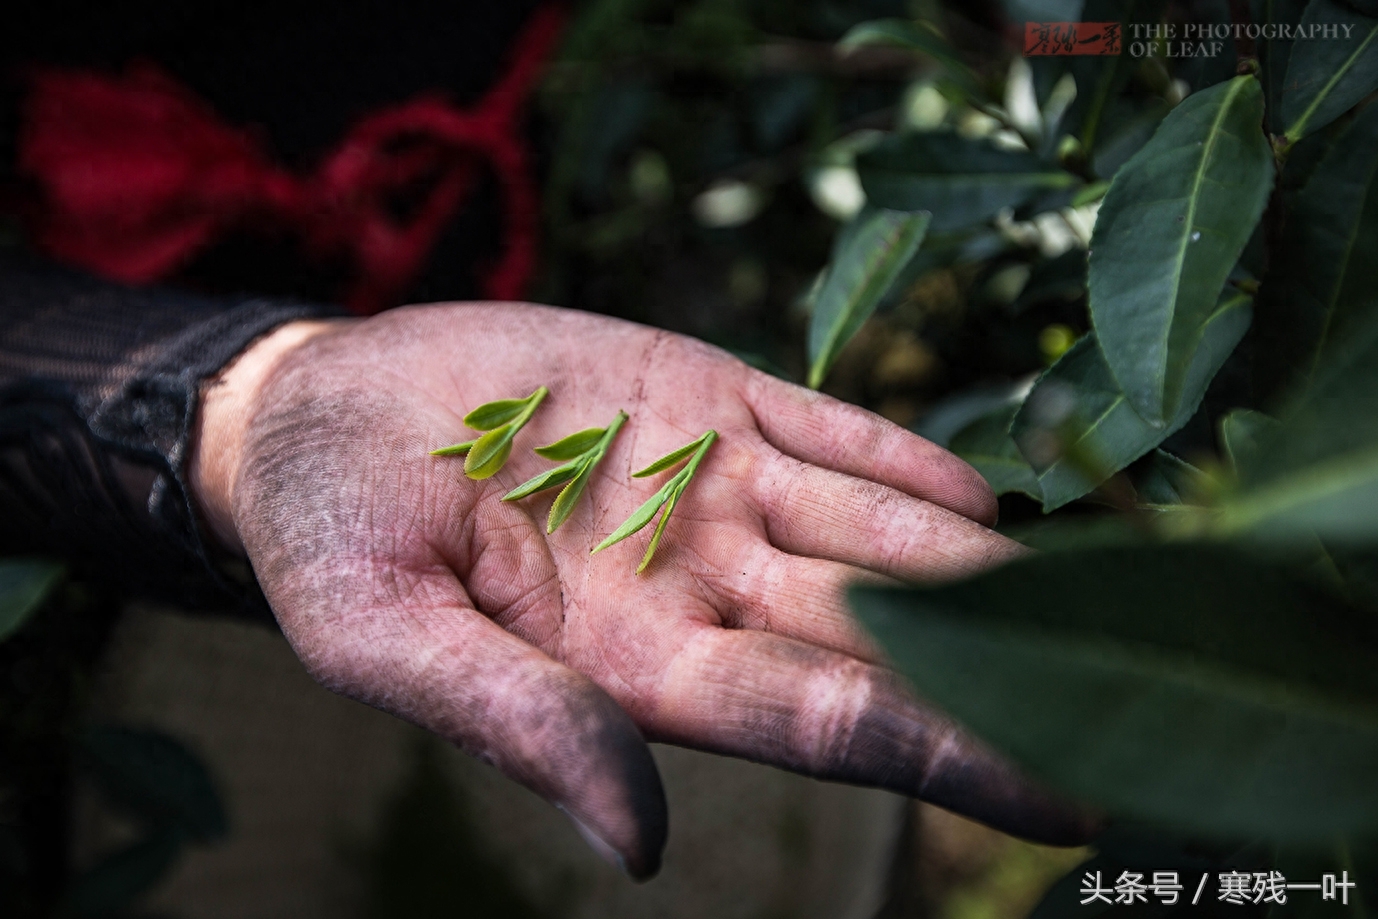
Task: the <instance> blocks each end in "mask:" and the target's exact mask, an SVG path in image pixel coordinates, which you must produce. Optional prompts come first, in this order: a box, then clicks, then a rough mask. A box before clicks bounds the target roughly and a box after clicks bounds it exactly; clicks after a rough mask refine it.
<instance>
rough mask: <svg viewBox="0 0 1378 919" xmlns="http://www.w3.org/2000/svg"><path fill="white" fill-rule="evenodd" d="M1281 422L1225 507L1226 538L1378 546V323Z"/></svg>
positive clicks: (1325, 367)
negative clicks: (1243, 535) (1239, 536)
mask: <svg viewBox="0 0 1378 919" xmlns="http://www.w3.org/2000/svg"><path fill="white" fill-rule="evenodd" d="M1376 295H1378V294H1376ZM1278 420H1279V423H1278V424H1277V425H1270V426H1266V427H1264V428H1263V429H1262V430H1260V431H1258V433H1257V435H1256V436H1257V447H1256V448H1255V449H1254V450H1253V451H1252V452H1250V453H1248V454H1247V455H1248V462H1246V463H1242V464H1241V468H1240V488H1239V490H1238V491H1237V492H1236V493H1235V494H1232V495H1229V496H1227V497H1226V498H1225V499H1224V501H1223V502H1222V504H1221V515H1220V518H1219V521H1218V527H1219V529H1220V531H1221V532H1223V533H1248V534H1250V535H1252V536H1254V537H1256V538H1262V539H1268V540H1277V541H1284V542H1291V543H1299V544H1306V545H1310V544H1311V543H1313V542H1314V540H1315V537H1316V536H1320V537H1321V538H1322V539H1324V540H1325V541H1326V542H1327V544H1334V545H1337V546H1349V545H1370V546H1371V545H1374V544H1376V543H1378V316H1375V317H1374V318H1372V319H1370V320H1369V321H1368V322H1366V323H1363V324H1361V325H1359V326H1357V327H1355V328H1354V329H1353V330H1352V331H1351V332H1350V335H1349V340H1348V341H1346V342H1345V343H1343V345H1341V346H1339V347H1337V349H1336V350H1335V352H1334V353H1333V354H1332V355H1330V356H1328V357H1327V358H1326V359H1325V360H1324V361H1323V362H1322V363H1321V365H1320V367H1318V368H1317V371H1316V376H1315V382H1314V383H1313V385H1312V387H1311V389H1310V390H1309V391H1307V392H1306V393H1304V394H1302V395H1301V396H1300V397H1299V398H1297V399H1294V400H1293V402H1292V403H1291V404H1290V405H1288V406H1286V407H1285V408H1284V409H1283V411H1282V412H1281V413H1280V414H1279V419H1278Z"/></svg>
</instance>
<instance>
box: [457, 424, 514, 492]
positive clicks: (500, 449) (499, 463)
mask: <svg viewBox="0 0 1378 919" xmlns="http://www.w3.org/2000/svg"><path fill="white" fill-rule="evenodd" d="M516 435H517V432H516V430H514V429H513V427H512V424H511V423H510V422H509V423H507V424H504V425H502V426H501V427H496V428H494V429H493V430H491V431H489V432H488V433H487V434H484V435H483V436H482V437H480V438H479V439H478V440H476V441H474V446H473V447H472V448H471V449H470V450H469V455H468V456H466V457H465V458H464V474H465V475H467V476H468V477H469V478H471V479H488V478H492V477H493V476H494V475H497V473H498V470H500V469H502V467H503V465H504V464H505V463H506V462H507V458H508V457H509V456H511V455H512V438H513V437H515V436H516Z"/></svg>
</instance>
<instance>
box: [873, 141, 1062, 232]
mask: <svg viewBox="0 0 1378 919" xmlns="http://www.w3.org/2000/svg"><path fill="white" fill-rule="evenodd" d="M856 167H857V173H858V175H859V176H860V177H861V186H862V188H863V189H865V191H866V200H867V201H868V202H870V203H871V204H872V205H874V206H876V207H880V208H891V209H894V210H900V211H929V212H930V213H932V215H933V218H932V222H931V224H930V226H929V228H930V229H932V230H935V231H937V230H955V229H961V228H963V227H968V226H971V225H972V224H975V223H980V222H982V221H984V220H989V219H990V218H991V217H994V216H995V215H996V214H997V213H998V212H999V211H1000V210H1001V209H1002V208H1006V207H1018V206H1019V205H1021V204H1024V203H1025V202H1027V201H1030V200H1032V199H1033V198H1034V197H1036V196H1037V195H1040V194H1042V193H1044V192H1048V191H1055V190H1057V189H1063V188H1071V187H1072V186H1074V185H1076V184H1078V182H1079V181H1080V180H1078V179H1077V178H1076V177H1075V176H1073V175H1072V174H1071V173H1069V172H1066V171H1065V170H1063V169H1061V168H1059V167H1058V166H1056V165H1054V164H1051V163H1048V162H1047V161H1045V160H1042V159H1040V158H1039V157H1037V156H1034V155H1033V154H1032V153H1027V152H1024V151H1020V150H1001V149H999V148H997V147H994V146H992V145H991V144H989V143H988V142H986V141H984V140H969V139H967V138H964V137H959V136H958V135H956V134H952V133H948V132H944V131H927V132H922V133H912V134H892V135H890V136H889V137H887V138H886V139H885V140H883V141H881V142H880V143H879V144H877V145H876V146H875V147H873V148H871V149H870V150H868V151H866V152H865V153H862V154H861V155H860V156H858V157H857V160H856Z"/></svg>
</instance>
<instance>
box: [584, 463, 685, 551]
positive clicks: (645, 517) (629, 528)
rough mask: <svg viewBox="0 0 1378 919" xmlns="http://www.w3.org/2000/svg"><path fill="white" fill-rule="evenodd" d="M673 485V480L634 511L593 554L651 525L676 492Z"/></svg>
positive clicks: (594, 548)
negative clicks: (658, 512)
mask: <svg viewBox="0 0 1378 919" xmlns="http://www.w3.org/2000/svg"><path fill="white" fill-rule="evenodd" d="M673 484H674V482H673V480H671V481H670V482H668V483H666V485H665V486H664V487H662V488H661V489H660V491H658V492H656V493H655V494H653V495H651V496H650V497H649V498H647V499H646V501H645V503H644V504H642V505H641V506H640V507H638V508H637V509H636V510H635V511H633V512H632V515H631V516H630V517H628V518H627V519H626V520H624V521H623V522H622V525H621V526H620V527H618V528H617V529H615V530H613V531H612V532H611V533H609V534H608V538H607V539H605V540H603V541H602V542H600V543H599V544H598V545H596V546H594V547H593V552H602V551H603V550H604V549H606V548H608V547H609V546H613V545H616V544H617V543H619V542H621V541H622V540H624V539H626V538H627V537H628V536H631V535H632V534H633V533H635V532H636V531H637V530H640V529H641V528H642V527H644V526H645V525H646V524H648V523H650V522H651V520H652V519H653V518H654V517H655V515H656V511H658V510H660V507H661V505H663V504H664V503H665V502H666V501H668V500H670V493H671V492H672V491H673V490H674V489H673V488H671V487H670V486H671V485H673ZM590 554H592V553H590Z"/></svg>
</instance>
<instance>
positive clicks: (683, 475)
mask: <svg viewBox="0 0 1378 919" xmlns="http://www.w3.org/2000/svg"><path fill="white" fill-rule="evenodd" d="M717 439H718V432H717V431H713V430H709V431H705V432H704V433H703V436H702V437H699V438H698V439H697V440H695V441H694V442H693V443H691V444H688V445H687V446H689V447H693V448H694V451H693V454H694V455H693V456H692V457H690V459H689V462H688V463H687V464H686V465H685V467H684V468H683V469H681V470H680V471H679V472H676V473H675V474H674V475H673V476H672V477H671V478H670V480H669V481H667V482H666V483H665V484H664V485H662V486H661V488H660V491H658V492H656V493H655V494H654V495H652V496H651V497H650V499H649V500H647V501H646V503H644V504H642V505H641V506H640V507H639V508H637V509H636V511H635V512H634V513H633V514H632V515H631V516H630V517H628V518H627V520H626V522H624V523H623V524H622V525H621V526H620V527H618V528H617V529H616V530H615V531H613V533H612V534H611V535H610V536H608V538H607V539H605V540H603V541H602V542H601V543H599V544H598V545H597V546H595V547H594V549H593V551H594V552H598V551H601V550H603V549H606V548H607V547H608V546H611V545H613V544H614V543H618V542H621V541H622V540H624V539H626V538H627V537H628V536H630V535H632V534H633V533H635V532H636V531H638V530H640V529H641V528H642V527H644V526H645V525H646V524H648V523H650V522H651V518H653V517H654V516H655V513H656V511H657V510H659V509H660V507H661V506H662V505H665V514H664V516H663V517H661V519H660V523H659V524H658V525H657V526H656V531H655V534H654V535H653V536H652V537H651V543H650V546H649V547H648V548H647V549H646V555H645V556H644V557H643V558H642V559H641V564H640V565H639V566H638V567H637V569H636V571H637V574H640V573H641V572H642V571H644V570H645V569H646V566H647V565H649V564H650V563H651V557H652V556H653V555H655V550H656V546H658V545H660V536H661V533H662V532H664V530H665V526H666V524H667V523H668V522H669V520H670V514H671V513H672V512H673V511H674V509H675V505H676V504H677V503H678V502H679V499H680V497H681V496H682V495H683V494H684V490H685V489H686V488H688V487H689V483H690V482H691V481H692V480H693V478H694V473H696V472H698V468H699V464H700V463H702V462H703V458H704V457H705V456H707V455H708V450H709V448H710V447H712V446H713V444H714V442H715V441H717ZM684 450H685V447H681V448H680V449H679V450H676V451H674V453H670V454H667V455H666V456H665V457H663V458H662V459H660V460H657V461H656V462H655V463H653V464H652V466H656V465H659V464H661V463H664V462H665V461H666V460H669V459H670V458H671V457H675V456H676V455H677V454H680V455H679V456H678V459H683V455H682V454H683V452H684ZM678 459H676V460H674V461H673V462H671V463H670V464H669V465H673V463H674V462H678ZM648 468H650V467H648ZM660 468H662V469H664V468H668V467H667V466H661V467H660ZM643 472H645V470H643Z"/></svg>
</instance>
